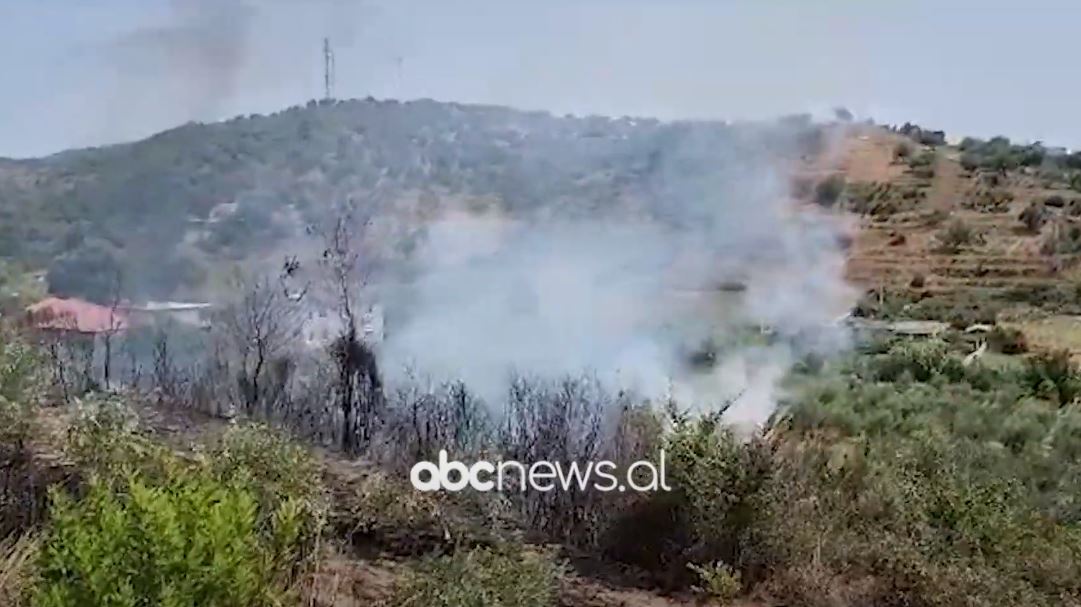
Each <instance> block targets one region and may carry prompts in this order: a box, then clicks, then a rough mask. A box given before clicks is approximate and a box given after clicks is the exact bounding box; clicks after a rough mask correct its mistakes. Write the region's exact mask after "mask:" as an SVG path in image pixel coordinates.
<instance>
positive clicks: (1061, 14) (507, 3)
mask: <svg viewBox="0 0 1081 607" xmlns="http://www.w3.org/2000/svg"><path fill="white" fill-rule="evenodd" d="M1079 32H1081V2H1078V1H1076V0H1027V1H1026V2H1021V1H1019V0H1018V1H1009V2H1006V1H1000V0H972V1H968V0H848V1H842V0H745V1H738V0H729V1H725V0H712V1H710V0H533V1H523V0H487V1H480V0H461V1H459V0H367V1H353V0H294V1H289V0H0V73H2V74H3V83H4V84H3V89H2V94H0V155H3V156H32V155H41V154H47V153H51V152H55V151H59V150H61V149H64V148H69V147H74V146H86V145H95V144H101V143H109V142H115V141H122V140H129V139H134V138H139V137H142V136H145V135H149V134H151V133H153V132H156V131H159V130H162V129H165V128H168V127H171V126H175V125H177V124H180V123H183V122H186V121H189V120H216V119H220V118H226V117H229V116H232V115H235V114H240V113H265V112H270V111H274V110H278V109H282V108H284V107H287V106H289V105H295V104H299V103H304V102H305V101H307V100H308V99H311V98H313V97H318V96H321V94H322V57H321V46H322V38H323V36H324V35H329V36H331V37H332V38H333V41H334V44H335V47H336V53H337V87H336V95H335V96H336V97H338V98H347V97H364V96H367V95H374V96H376V97H399V98H417V97H432V98H435V99H440V100H455V101H466V102H485V103H500V104H507V105H512V106H517V107H521V108H528V109H546V110H551V111H553V112H557V113H567V112H571V113H580V114H582V113H599V114H610V115H624V114H637V115H652V116H658V117H662V118H679V117H710V118H727V119H741V118H760V117H769V116H776V115H779V114H785V113H793V112H800V111H824V110H826V109H828V108H830V107H832V106H834V105H838V104H842V105H845V106H848V107H849V108H851V109H852V110H853V111H855V112H856V113H857V114H858V115H860V116H863V117H866V116H870V117H873V118H876V119H878V120H880V121H890V122H901V121H904V120H913V121H916V122H919V123H921V124H925V125H927V126H934V127H940V128H945V129H946V130H947V131H949V132H950V134H951V135H966V134H971V135H977V136H988V135H993V134H998V133H1003V134H1006V135H1009V136H1011V137H1014V138H1018V139H1041V140H1044V141H1046V142H1049V143H1054V144H1061V145H1067V146H1072V147H1081V109H1079V108H1081V104H1079V103H1078V101H1079V100H1081V63H1079V61H1078V51H1077V40H1076V37H1077V35H1078V33H1079Z"/></svg>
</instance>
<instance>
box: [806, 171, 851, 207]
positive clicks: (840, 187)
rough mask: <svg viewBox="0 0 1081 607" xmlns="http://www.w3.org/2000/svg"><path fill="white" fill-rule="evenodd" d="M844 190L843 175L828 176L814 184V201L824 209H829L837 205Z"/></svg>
mask: <svg viewBox="0 0 1081 607" xmlns="http://www.w3.org/2000/svg"><path fill="white" fill-rule="evenodd" d="M844 190H845V178H844V175H839V174H838V175H830V176H829V177H826V178H825V179H823V180H822V181H819V182H818V183H817V184H815V189H814V201H815V202H816V203H818V204H820V205H822V206H824V207H831V206H833V205H834V204H836V203H837V200H838V199H840V197H841V193H842V192H844Z"/></svg>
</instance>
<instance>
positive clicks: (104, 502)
mask: <svg viewBox="0 0 1081 607" xmlns="http://www.w3.org/2000/svg"><path fill="white" fill-rule="evenodd" d="M258 510H259V508H258V501H257V498H256V496H255V495H254V493H253V492H252V491H251V490H249V489H247V488H245V487H242V486H240V485H239V484H232V485H229V484H222V483H219V482H217V481H216V480H214V479H212V478H210V477H207V476H204V475H198V474H193V475H181V476H178V477H175V478H173V479H170V481H169V482H167V483H165V484H163V485H156V484H151V483H147V482H146V481H145V480H143V479H140V478H138V477H137V476H130V477H128V479H127V482H126V484H125V485H124V486H123V487H121V491H115V490H114V488H113V487H112V486H111V485H110V484H109V483H106V482H103V481H101V480H99V479H98V480H91V481H90V483H89V486H88V487H87V489H86V495H85V496H84V497H83V498H82V499H80V500H79V501H75V500H74V499H72V498H71V497H69V496H67V495H66V494H65V493H63V492H60V491H57V492H55V493H54V495H53V509H52V522H51V525H50V529H49V531H48V532H47V534H46V537H45V540H44V543H43V547H42V558H41V563H40V567H41V572H40V575H41V583H40V585H39V586H38V587H37V589H36V592H35V604H36V605H39V606H41V607H77V606H81V605H102V606H118V607H119V606H132V607H134V606H137V605H216V606H220V607H229V606H235V607H253V606H257V605H268V606H269V605H277V604H279V603H280V601H281V600H282V598H283V597H284V596H285V590H286V587H287V585H288V582H289V569H290V567H289V565H290V562H291V557H292V554H291V550H292V548H293V545H294V543H295V542H296V539H297V538H296V524H297V522H296V514H295V511H293V510H292V509H291V508H290V507H289V506H288V505H286V504H283V505H282V507H280V508H279V509H278V510H277V511H275V512H274V513H273V515H272V517H271V521H272V524H271V525H269V526H267V527H265V528H262V527H261V526H260V524H259V518H260V517H259V511H258Z"/></svg>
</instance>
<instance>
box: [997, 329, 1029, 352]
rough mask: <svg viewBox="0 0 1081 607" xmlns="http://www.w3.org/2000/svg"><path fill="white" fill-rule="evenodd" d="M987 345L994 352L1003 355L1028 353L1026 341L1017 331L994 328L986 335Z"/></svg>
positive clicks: (1020, 332)
mask: <svg viewBox="0 0 1081 607" xmlns="http://www.w3.org/2000/svg"><path fill="white" fill-rule="evenodd" d="M987 345H988V347H990V348H991V350H992V351H994V352H1001V353H1003V354H1024V353H1025V352H1027V351H1028V340H1027V339H1026V338H1025V334H1024V333H1023V332H1022V331H1021V330H1019V329H1013V328H1006V327H1001V326H996V327H995V328H994V329H991V332H990V333H989V334H988V335H987Z"/></svg>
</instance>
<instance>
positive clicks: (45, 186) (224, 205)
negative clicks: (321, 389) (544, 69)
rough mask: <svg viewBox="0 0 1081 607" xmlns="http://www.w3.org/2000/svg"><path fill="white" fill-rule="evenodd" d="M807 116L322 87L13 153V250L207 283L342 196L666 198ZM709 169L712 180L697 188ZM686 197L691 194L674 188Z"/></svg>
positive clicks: (622, 201) (478, 202)
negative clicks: (673, 118)
mask: <svg viewBox="0 0 1081 607" xmlns="http://www.w3.org/2000/svg"><path fill="white" fill-rule="evenodd" d="M823 143H824V133H823V132H822V130H821V127H818V126H815V125H813V124H811V123H810V121H809V120H807V119H806V118H799V117H797V118H793V119H789V120H787V121H782V122H780V123H777V124H773V125H741V126H729V125H725V124H723V123H697V122H696V123H662V122H659V121H656V120H644V119H642V120H640V119H631V118H623V119H609V118H604V117H584V118H579V117H556V116H552V115H550V114H546V113H540V112H520V111H515V110H511V109H507V108H501V107H486V106H469V105H460V104H453V103H438V102H434V101H415V102H407V103H399V102H396V101H376V100H372V99H368V100H354V101H343V102H321V103H316V102H312V103H309V104H308V105H307V106H306V107H294V108H291V109H288V110H285V111H282V112H279V113H277V114H273V115H269V116H250V117H238V118H235V119H232V120H229V121H226V122H223V123H215V124H188V125H185V126H181V127H178V128H175V129H172V130H169V131H166V132H163V133H161V134H158V135H155V136H153V137H150V138H149V139H146V140H143V141H139V142H135V143H129V144H121V145H114V146H109V147H103V148H95V149H86V150H75V151H69V152H64V153H60V154H57V155H55V156H50V157H47V158H42V159H35V160H4V161H0V256H5V257H9V258H14V259H19V260H23V261H28V262H30V263H31V265H33V266H35V267H42V268H48V269H49V284H50V285H51V286H52V289H53V290H54V291H57V292H58V293H62V294H76V295H82V296H84V297H88V298H90V299H99V300H100V299H103V298H104V297H106V296H107V294H108V292H109V288H110V287H109V285H108V284H102V283H101V281H102V280H105V277H111V276H114V275H116V274H117V273H118V271H119V273H120V274H122V275H123V277H124V282H125V283H126V284H127V288H128V291H130V293H128V295H131V296H143V297H158V298H161V297H168V296H170V295H173V294H174V293H175V292H176V291H177V289H178V288H185V289H186V290H187V291H191V290H194V291H196V292H198V290H199V288H200V286H201V285H202V284H203V283H204V282H205V281H206V280H207V274H208V272H212V271H213V267H214V266H216V265H220V264H221V263H222V262H223V260H234V261H236V260H243V259H245V258H247V257H250V256H252V255H255V254H257V253H265V252H266V249H267V248H268V245H269V244H271V243H273V244H275V245H280V243H281V242H282V240H283V239H288V238H290V237H294V236H300V235H302V234H303V233H304V229H305V227H306V226H308V225H310V224H312V223H315V222H318V221H321V220H324V219H326V217H327V216H328V215H329V214H330V213H331V210H332V209H333V208H334V207H335V205H336V204H341V203H343V202H346V201H352V202H354V203H356V204H359V205H361V206H363V207H367V209H368V213H369V214H371V215H379V214H381V213H391V212H393V211H392V210H393V209H395V208H398V209H401V208H403V207H404V206H406V205H411V207H412V212H419V213H424V212H429V213H431V212H434V211H435V210H436V209H437V208H439V207H441V206H445V205H448V204H450V202H451V201H453V202H454V203H455V204H459V205H466V206H469V207H472V208H475V207H477V206H481V207H491V208H498V209H500V210H501V211H504V212H507V213H510V214H518V215H528V214H530V213H543V214H546V215H549V216H550V215H553V214H555V215H559V214H566V215H567V216H574V215H575V214H579V215H582V214H594V213H597V212H609V211H613V210H615V209H617V208H618V209H620V210H619V212H621V213H622V212H624V211H625V210H627V209H628V208H631V207H634V208H639V209H645V210H646V211H647V212H649V213H654V214H657V213H661V214H663V212H664V208H665V205H672V204H678V199H679V198H685V197H688V196H699V195H701V194H702V191H701V189H702V188H704V187H707V186H708V182H707V181H706V180H705V179H704V178H703V177H704V176H705V177H709V179H711V180H715V179H718V176H720V177H721V178H723V176H724V175H725V174H733V173H738V172H739V171H741V170H744V167H745V166H746V165H750V164H753V163H755V162H756V161H757V160H758V159H760V157H761V156H762V155H763V154H769V155H778V156H783V157H786V158H789V159H798V158H800V157H801V156H804V155H809V154H815V153H818V152H819V151H821V150H822V148H823ZM689 184H697V185H696V186H695V187H698V188H699V190H698V191H695V190H694V189H693V188H691V187H688V185H689ZM673 200H675V201H676V202H673Z"/></svg>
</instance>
